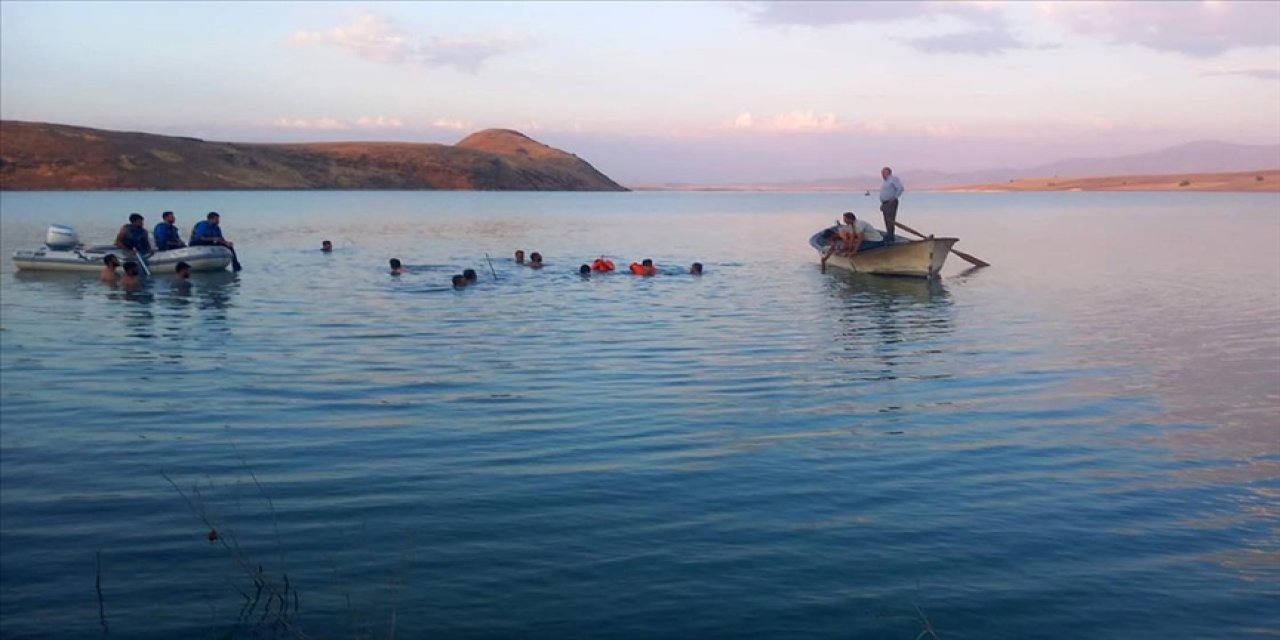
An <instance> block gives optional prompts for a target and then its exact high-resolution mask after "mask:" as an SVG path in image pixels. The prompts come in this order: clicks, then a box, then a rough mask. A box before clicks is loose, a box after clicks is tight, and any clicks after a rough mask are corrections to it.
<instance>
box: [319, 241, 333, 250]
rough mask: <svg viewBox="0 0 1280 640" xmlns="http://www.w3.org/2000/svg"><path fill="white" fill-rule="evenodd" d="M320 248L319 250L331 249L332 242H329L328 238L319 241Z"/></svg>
mask: <svg viewBox="0 0 1280 640" xmlns="http://www.w3.org/2000/svg"><path fill="white" fill-rule="evenodd" d="M320 250H321V251H333V243H332V242H329V241H328V240H325V241H323V242H321V243H320Z"/></svg>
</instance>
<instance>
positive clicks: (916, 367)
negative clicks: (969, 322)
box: [827, 273, 954, 381]
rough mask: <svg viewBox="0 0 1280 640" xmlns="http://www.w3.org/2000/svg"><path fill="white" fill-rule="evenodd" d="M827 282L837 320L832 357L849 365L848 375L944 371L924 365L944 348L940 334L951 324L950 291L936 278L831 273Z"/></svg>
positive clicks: (887, 376) (889, 376) (875, 377)
mask: <svg viewBox="0 0 1280 640" xmlns="http://www.w3.org/2000/svg"><path fill="white" fill-rule="evenodd" d="M827 288H828V290H829V292H830V293H831V294H832V295H830V296H829V303H828V313H829V315H830V316H831V317H832V318H834V319H835V321H836V323H835V326H834V330H835V335H833V336H832V339H831V342H832V344H833V345H836V347H837V349H836V350H835V352H834V354H833V355H832V356H831V357H832V358H833V359H834V360H836V361H837V362H841V363H842V364H845V365H846V366H849V367H850V371H849V374H850V375H851V376H852V377H853V379H855V380H862V381H889V380H896V379H898V378H900V377H912V378H918V377H939V376H943V377H945V375H946V374H940V373H930V372H928V371H926V370H924V368H928V367H929V365H930V364H931V362H936V361H937V360H938V359H939V358H940V357H942V356H943V355H944V354H945V351H946V347H945V346H944V344H943V342H941V341H940V340H939V339H940V338H943V337H945V336H947V335H948V334H950V333H952V331H953V330H954V327H953V319H954V318H953V315H954V307H953V304H952V301H951V295H950V293H949V292H948V291H947V287H946V285H944V284H943V283H942V282H941V281H940V280H937V279H928V280H926V279H917V278H893V277H885V276H876V275H868V274H857V273H848V274H846V273H836V274H832V276H831V277H830V278H829V279H828V280H827Z"/></svg>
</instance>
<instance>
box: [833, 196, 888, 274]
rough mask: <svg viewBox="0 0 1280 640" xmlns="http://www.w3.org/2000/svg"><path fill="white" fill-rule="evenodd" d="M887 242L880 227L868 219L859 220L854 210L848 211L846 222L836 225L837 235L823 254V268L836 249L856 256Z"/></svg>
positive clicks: (845, 217) (845, 214) (843, 253)
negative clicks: (873, 224)
mask: <svg viewBox="0 0 1280 640" xmlns="http://www.w3.org/2000/svg"><path fill="white" fill-rule="evenodd" d="M885 244H886V242H885V237H884V235H883V234H881V233H880V230H879V229H876V228H875V227H873V226H871V223H870V222H867V221H866V220H859V219H858V217H857V216H855V215H853V212H852V211H846V212H844V224H842V225H840V226H838V227H836V237H835V238H833V239H832V240H831V244H830V245H829V246H828V247H827V253H826V254H825V255H823V256H822V261H821V264H822V270H823V271H826V270H827V259H828V258H830V257H831V254H833V253H835V252H836V251H839V252H840V253H841V254H842V255H847V256H854V255H857V254H858V252H859V251H866V250H867V249H875V248H877V247H883V246H884V245H885Z"/></svg>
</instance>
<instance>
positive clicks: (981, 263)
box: [951, 249, 991, 267]
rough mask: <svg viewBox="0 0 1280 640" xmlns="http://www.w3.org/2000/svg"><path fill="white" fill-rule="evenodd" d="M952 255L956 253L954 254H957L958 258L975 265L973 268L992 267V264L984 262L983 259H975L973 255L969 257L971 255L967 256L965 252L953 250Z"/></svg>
mask: <svg viewBox="0 0 1280 640" xmlns="http://www.w3.org/2000/svg"><path fill="white" fill-rule="evenodd" d="M951 253H954V254H956V255H957V256H960V258H961V259H962V260H965V261H967V262H968V263H969V264H972V265H973V266H975V267H989V266H991V263H989V262H986V261H983V260H981V259H979V258H975V257H973V256H971V255H969V254H967V253H965V252H963V251H956V250H955V249H952V250H951Z"/></svg>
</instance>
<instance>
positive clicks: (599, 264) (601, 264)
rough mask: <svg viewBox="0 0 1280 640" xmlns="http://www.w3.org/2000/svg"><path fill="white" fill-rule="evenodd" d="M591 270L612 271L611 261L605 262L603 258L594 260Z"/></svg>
mask: <svg viewBox="0 0 1280 640" xmlns="http://www.w3.org/2000/svg"><path fill="white" fill-rule="evenodd" d="M591 270H592V271H613V261H612V260H605V259H604V258H596V261H595V262H592V263H591Z"/></svg>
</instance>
